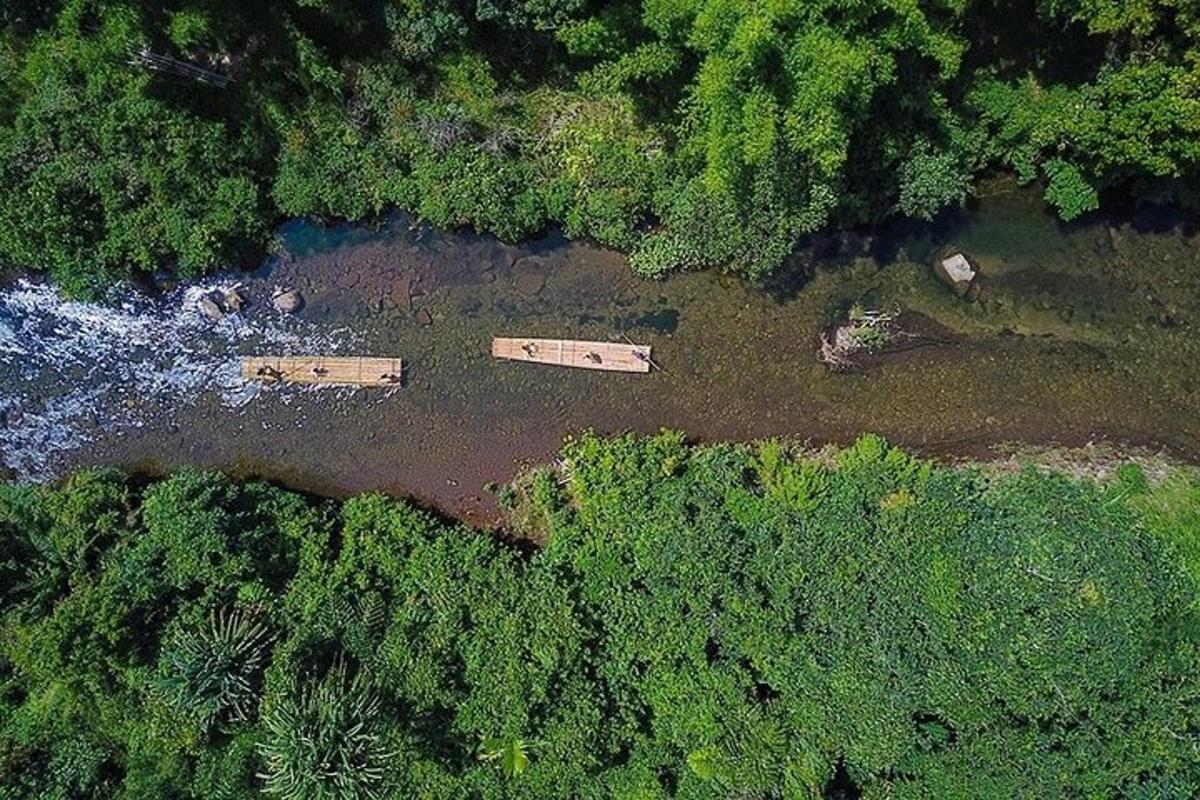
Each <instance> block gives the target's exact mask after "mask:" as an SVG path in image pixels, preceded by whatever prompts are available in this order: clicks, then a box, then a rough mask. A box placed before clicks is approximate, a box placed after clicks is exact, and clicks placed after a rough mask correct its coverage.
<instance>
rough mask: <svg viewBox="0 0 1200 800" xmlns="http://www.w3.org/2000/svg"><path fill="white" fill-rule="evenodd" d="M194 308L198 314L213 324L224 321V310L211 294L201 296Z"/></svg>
mask: <svg viewBox="0 0 1200 800" xmlns="http://www.w3.org/2000/svg"><path fill="white" fill-rule="evenodd" d="M196 306H197V307H198V308H199V309H200V313H202V314H203V315H204V316H206V317H208V318H209V319H211V320H212V321H213V322H220V321H221V320H223V319H225V310H224V309H223V308H221V305H220V304H219V303H218V302H217V301H216V299H215V298H214V297H213V296H212V294H205V295H201V296H200V299H199V300H197V301H196Z"/></svg>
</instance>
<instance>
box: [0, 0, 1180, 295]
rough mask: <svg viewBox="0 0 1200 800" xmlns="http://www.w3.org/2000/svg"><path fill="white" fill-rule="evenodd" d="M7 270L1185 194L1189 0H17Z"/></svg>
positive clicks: (762, 253) (5, 60) (81, 279)
mask: <svg viewBox="0 0 1200 800" xmlns="http://www.w3.org/2000/svg"><path fill="white" fill-rule="evenodd" d="M0 26H2V28H0V185H3V187H4V192H3V195H2V196H0V264H4V265H8V266H16V267H25V268H35V269H37V268H41V269H47V270H49V271H51V272H52V273H53V274H54V275H55V276H56V277H57V279H58V280H59V282H60V284H61V285H62V286H64V287H65V288H66V289H67V290H69V291H71V292H73V293H75V294H80V295H86V294H89V293H94V292H95V291H96V290H97V289H99V288H101V287H103V286H105V285H106V284H108V283H111V282H112V281H113V280H114V279H118V278H120V277H122V276H125V275H128V274H129V273H130V272H131V271H138V270H153V269H157V268H160V267H173V268H174V269H175V270H177V271H178V272H179V273H181V274H183V275H195V274H197V273H200V272H202V271H205V270H209V269H213V268H216V267H221V266H231V265H234V264H237V263H242V262H246V261H247V260H251V259H254V258H256V257H259V256H260V255H261V254H262V253H263V252H264V250H265V249H267V248H269V247H270V245H271V231H272V229H273V227H274V225H275V223H276V222H277V221H278V220H279V219H280V218H281V217H283V216H298V215H312V216H316V217H319V218H326V219H340V218H345V219H364V218H371V217H373V216H375V215H378V214H381V213H383V212H385V211H387V210H389V209H393V208H399V209H404V210H406V211H408V212H411V213H412V214H414V215H416V216H417V217H418V218H419V219H422V220H427V221H430V222H433V223H436V224H438V225H442V226H466V225H469V226H475V227H476V228H478V229H481V230H484V231H488V232H492V233H495V234H497V235H499V236H501V237H504V238H507V239H515V238H518V237H522V236H526V235H530V234H533V233H536V232H538V231H539V230H542V229H543V228H545V227H547V226H550V225H559V226H561V227H562V228H563V229H564V230H565V231H566V232H567V234H568V235H570V236H576V237H581V236H586V237H590V238H592V239H593V240H596V241H598V242H600V243H602V244H605V245H609V246H613V247H616V248H620V249H622V250H625V251H628V252H629V253H630V254H631V256H632V259H631V262H632V264H633V266H634V268H635V269H637V270H638V271H639V272H641V273H642V274H646V275H661V274H664V273H665V272H667V271H670V270H674V269H679V268H698V267H707V266H714V267H720V268H723V269H729V270H733V271H736V272H739V273H741V274H745V275H749V276H761V275H764V274H766V273H768V272H770V271H771V270H772V269H774V268H776V267H777V266H778V265H779V264H780V263H781V261H782V260H783V259H784V257H785V256H786V254H787V253H788V252H789V251H790V250H791V249H792V248H793V247H794V246H795V245H796V244H797V242H799V241H802V240H803V237H805V236H806V235H807V234H810V233H812V232H814V231H818V230H821V229H823V228H827V227H830V226H851V225H860V224H871V223H875V222H878V221H880V220H882V219H884V218H886V217H889V216H893V215H902V216H907V217H912V218H922V219H927V218H930V217H932V216H933V215H935V214H936V213H937V212H938V211H939V210H940V209H942V208H944V207H947V206H955V205H957V204H960V203H962V202H963V201H964V200H965V199H966V198H968V197H969V196H970V195H971V193H972V191H973V186H974V182H975V180H976V178H977V177H978V176H980V175H981V174H982V173H984V172H985V171H989V170H1004V171H1008V172H1011V173H1013V174H1015V175H1016V176H1017V177H1018V178H1019V179H1020V180H1022V181H1027V182H1038V183H1039V184H1040V185H1041V186H1042V187H1043V189H1044V193H1045V199H1046V202H1047V204H1048V206H1049V207H1050V208H1051V209H1052V210H1053V211H1054V212H1056V213H1057V214H1058V215H1060V216H1061V217H1062V219H1064V220H1072V219H1075V218H1077V217H1079V216H1080V215H1082V214H1085V213H1087V212H1089V211H1091V210H1093V209H1096V208H1097V207H1098V206H1099V205H1100V203H1101V199H1102V198H1103V197H1105V196H1118V197H1126V198H1128V197H1134V198H1140V199H1146V200H1152V201H1168V202H1175V203H1183V204H1191V205H1193V206H1195V205H1196V204H1197V202H1198V198H1197V191H1196V187H1197V186H1198V185H1200V183H1198V179H1200V6H1197V5H1196V4H1195V3H1193V2H1190V1H1189V0H1011V1H1010V0H878V2H861V1H860V0H772V1H771V2H761V1H760V0H641V1H640V2H639V1H638V0H614V2H589V1H588V0H474V1H473V2H468V0H348V1H343V0H260V2H254V3H243V2H237V0H167V2H157V1H156V2H150V1H149V0H7V2H5V3H4V4H2V7H0Z"/></svg>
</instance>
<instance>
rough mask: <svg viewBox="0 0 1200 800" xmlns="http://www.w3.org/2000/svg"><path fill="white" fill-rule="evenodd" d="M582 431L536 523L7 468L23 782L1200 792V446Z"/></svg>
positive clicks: (751, 793) (540, 501)
mask: <svg viewBox="0 0 1200 800" xmlns="http://www.w3.org/2000/svg"><path fill="white" fill-rule="evenodd" d="M560 464H561V466H560V467H559V468H558V469H557V470H551V469H543V470H539V471H537V472H535V473H534V474H532V475H531V476H529V477H527V478H526V479H525V480H523V481H521V482H518V483H517V484H516V486H515V487H514V489H513V492H514V495H515V502H514V506H515V508H516V509H517V512H518V513H517V516H516V519H519V520H524V521H526V524H528V525H530V526H531V528H530V529H529V530H517V531H515V532H516V533H533V534H536V535H537V537H538V538H539V540H540V541H541V542H542V545H541V546H540V548H538V549H531V548H521V549H518V548H515V547H510V546H508V545H507V544H505V543H503V542H501V541H500V540H499V539H497V538H494V537H490V536H484V535H480V534H479V533H478V532H473V531H467V530H463V529H461V528H458V527H455V526H452V525H450V524H448V523H445V522H442V521H439V520H437V519H435V518H433V517H431V516H430V515H428V514H426V513H423V512H420V511H418V510H416V509H414V508H412V507H411V506H409V505H407V504H405V503H403V502H400V501H397V500H394V499H390V498H387V497H384V496H382V495H365V496H362V497H358V498H354V499H352V500H348V501H345V502H343V503H332V502H330V503H324V504H320V505H313V504H311V503H310V502H306V501H304V500H302V499H300V498H298V497H296V496H294V495H291V494H289V493H287V492H285V491H282V490H279V489H275V488H272V487H269V486H265V485H262V484H257V483H244V484H239V483H235V482H232V481H230V480H229V479H227V478H224V477H222V476H219V475H215V474H209V473H195V472H183V473H180V474H178V475H176V476H173V477H170V478H166V479H163V480H160V481H156V482H152V483H151V484H149V485H148V486H146V487H145V488H144V489H140V490H135V489H133V488H131V486H130V485H129V484H128V483H127V482H126V481H125V480H124V479H123V478H122V477H121V476H120V475H118V474H116V473H113V472H108V471H101V472H88V473H81V474H80V475H78V476H76V477H75V478H74V479H72V480H70V481H68V482H66V483H65V484H63V485H62V486H60V487H57V488H37V489H29V488H20V487H11V486H3V487H0V548H2V549H0V565H3V566H2V568H3V569H4V570H5V575H6V576H8V575H13V576H16V577H17V578H18V580H16V581H14V582H13V583H12V584H11V585H9V584H6V585H5V586H4V591H3V593H2V594H0V631H3V636H2V637H0V711H2V713H0V795H3V796H4V797H13V798H41V797H179V798H206V799H207V798H250V797H255V796H262V793H263V791H264V790H265V791H266V792H267V793H268V794H271V795H273V796H279V797H294V798H322V797H325V798H369V797H379V798H392V797H397V798H399V797H432V798H445V799H446V800H452V799H454V798H460V797H487V798H508V797H512V798H556V797H563V798H567V797H596V798H600V797H618V798H647V797H649V798H668V797H677V798H697V799H698V798H709V797H797V798H808V797H814V798H815V797H822V796H837V795H836V792H837V791H840V790H841V789H843V788H845V785H846V784H847V783H851V784H853V786H854V788H855V789H856V790H857V791H859V792H861V796H863V797H866V798H885V797H886V798H896V800H917V799H918V798H921V799H923V798H943V797H956V798H959V797H961V798H994V797H1068V796H1070V797H1074V796H1079V797H1105V798H1108V797H1128V798H1156V800H1157V798H1181V799H1182V798H1189V797H1193V796H1195V795H1196V793H1197V791H1200V756H1198V754H1197V751H1196V748H1195V742H1196V737H1197V735H1200V674H1198V673H1197V671H1196V664H1197V663H1198V659H1200V480H1198V479H1197V477H1196V475H1195V473H1194V472H1183V471H1181V472H1178V473H1176V474H1174V475H1172V476H1170V477H1169V478H1167V479H1166V480H1164V481H1161V482H1157V483H1154V482H1151V481H1150V480H1148V479H1147V477H1146V476H1145V475H1144V474H1142V473H1141V472H1140V471H1138V470H1136V469H1134V468H1125V469H1123V470H1121V471H1120V472H1119V473H1118V475H1117V476H1116V477H1115V478H1114V479H1113V480H1111V481H1108V482H1105V483H1087V482H1078V481H1074V480H1070V479H1068V478H1066V477H1063V476H1060V475H1056V474H1050V473H1042V472H1035V471H1032V470H1031V471H1026V472H1023V473H1021V474H1018V475H1010V476H989V475H985V474H984V473H981V472H979V471H977V470H974V469H961V468H947V467H940V466H935V465H933V464H930V463H928V462H925V461H922V460H919V459H916V458H914V457H912V456H910V455H908V454H906V453H904V452H902V451H900V450H898V449H896V448H893V447H891V446H890V445H888V444H887V443H886V442H885V441H884V440H882V439H880V438H879V437H874V436H869V437H864V438H863V439H861V440H860V441H859V442H857V443H856V444H855V445H853V446H852V447H849V448H847V449H844V450H841V451H823V452H822V453H821V454H819V455H818V456H815V457H813V456H805V455H798V454H797V451H795V450H794V449H792V448H791V447H789V446H788V445H786V444H785V443H781V442H764V443H761V444H759V445H757V446H753V447H751V446H734V445H715V446H705V447H689V446H688V445H687V444H686V443H685V441H684V438H683V437H682V436H681V435H680V434H678V433H674V432H663V433H661V434H659V435H656V436H653V437H648V438H641V437H636V436H622V437H617V438H613V439H602V438H599V437H596V436H592V435H585V436H581V437H580V438H578V439H577V440H575V441H572V442H570V443H568V445H567V446H566V448H565V450H564V452H563V453H562V458H561V461H560ZM42 574H47V575H54V576H56V577H53V578H52V579H47V580H42V581H39V580H32V579H30V577H29V576H36V575H42ZM214 609H219V610H216V611H214ZM268 630H270V631H271V632H272V633H273V634H274V635H272V636H269V635H268V634H267V631H268ZM835 782H836V783H838V784H841V786H840V788H835Z"/></svg>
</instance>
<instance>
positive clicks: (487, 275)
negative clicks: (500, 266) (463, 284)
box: [479, 269, 496, 283]
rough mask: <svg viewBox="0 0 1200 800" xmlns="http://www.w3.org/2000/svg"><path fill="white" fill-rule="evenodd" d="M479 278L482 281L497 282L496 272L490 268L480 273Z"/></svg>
mask: <svg viewBox="0 0 1200 800" xmlns="http://www.w3.org/2000/svg"><path fill="white" fill-rule="evenodd" d="M479 280H480V282H481V283H495V282H496V273H494V272H492V271H491V270H490V269H488V270H484V271H483V272H481V273H479Z"/></svg>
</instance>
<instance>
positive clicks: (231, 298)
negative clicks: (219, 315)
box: [221, 289, 246, 314]
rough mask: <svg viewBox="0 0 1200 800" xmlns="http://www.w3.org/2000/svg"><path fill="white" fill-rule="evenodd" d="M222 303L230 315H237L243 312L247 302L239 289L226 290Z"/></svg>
mask: <svg viewBox="0 0 1200 800" xmlns="http://www.w3.org/2000/svg"><path fill="white" fill-rule="evenodd" d="M221 301H222V304H223V305H224V306H225V310H226V311H228V312H229V313H230V314H236V313H238V312H239V311H241V310H242V305H243V304H244V303H245V302H246V301H245V299H244V298H243V297H242V295H241V293H240V292H238V290H237V289H226V290H225V294H224V295H223V296H222V297H221Z"/></svg>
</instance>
